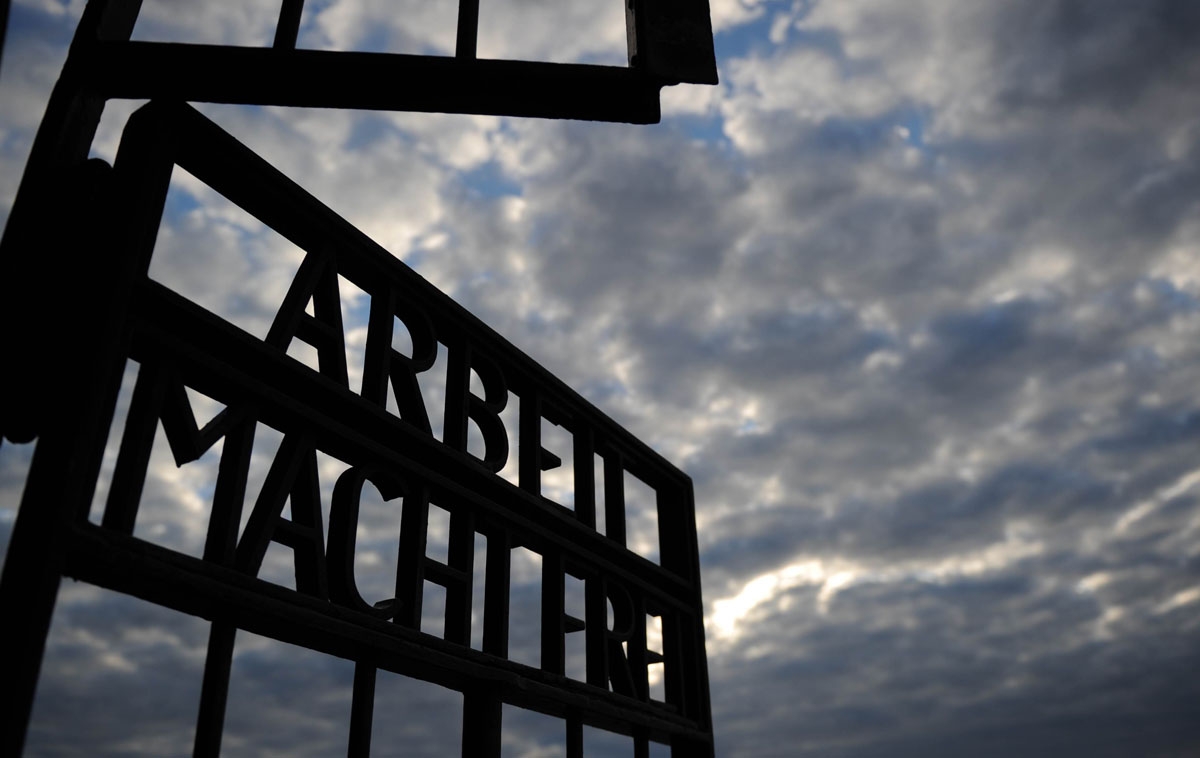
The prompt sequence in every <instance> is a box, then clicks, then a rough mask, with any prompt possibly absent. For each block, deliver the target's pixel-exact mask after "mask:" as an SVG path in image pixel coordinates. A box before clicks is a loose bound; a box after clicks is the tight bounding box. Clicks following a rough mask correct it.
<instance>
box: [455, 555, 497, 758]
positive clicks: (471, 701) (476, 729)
mask: <svg viewBox="0 0 1200 758" xmlns="http://www.w3.org/2000/svg"><path fill="white" fill-rule="evenodd" d="M488 554H489V555H490V554H491V551H490V550H489V551H488ZM503 714H504V711H503V706H502V704H501V702H500V698H498V697H496V695H495V694H494V693H492V692H489V691H486V690H471V691H468V692H465V693H463V723H462V756H463V758H500V737H501V733H502V728H503V722H502V719H503Z"/></svg>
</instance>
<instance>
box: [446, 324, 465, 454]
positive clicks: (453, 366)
mask: <svg viewBox="0 0 1200 758" xmlns="http://www.w3.org/2000/svg"><path fill="white" fill-rule="evenodd" d="M447 348H448V350H447V355H446V400H445V404H446V409H445V416H444V421H443V422H442V442H444V443H445V444H446V446H447V447H450V448H452V449H454V450H458V451H460V452H463V453H465V452H467V408H468V405H469V402H470V401H469V400H468V397H469V395H470V394H471V347H470V345H468V344H467V341H466V340H459V341H458V342H457V343H456V344H454V345H448V346H447Z"/></svg>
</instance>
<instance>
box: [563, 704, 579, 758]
mask: <svg viewBox="0 0 1200 758" xmlns="http://www.w3.org/2000/svg"><path fill="white" fill-rule="evenodd" d="M567 758H583V721H582V720H581V719H580V718H579V716H578V715H577V714H574V713H572V714H570V715H569V716H567Z"/></svg>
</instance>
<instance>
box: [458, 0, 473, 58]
mask: <svg viewBox="0 0 1200 758" xmlns="http://www.w3.org/2000/svg"><path fill="white" fill-rule="evenodd" d="M478 37H479V0H458V38H457V40H456V41H455V48H454V55H455V56H457V57H459V58H468V59H471V60H474V59H475V49H476V45H477V40H478Z"/></svg>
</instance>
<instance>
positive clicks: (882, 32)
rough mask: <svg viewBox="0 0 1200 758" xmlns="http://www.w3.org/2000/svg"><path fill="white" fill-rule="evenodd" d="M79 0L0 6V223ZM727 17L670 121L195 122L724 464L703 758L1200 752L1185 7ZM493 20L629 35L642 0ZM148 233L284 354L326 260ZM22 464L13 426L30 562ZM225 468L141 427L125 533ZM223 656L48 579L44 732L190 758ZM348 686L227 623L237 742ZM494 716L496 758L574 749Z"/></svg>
mask: <svg viewBox="0 0 1200 758" xmlns="http://www.w3.org/2000/svg"><path fill="white" fill-rule="evenodd" d="M82 5H83V3H82V2H81V1H80V0H70V2H68V0H14V3H13V8H12V16H11V19H10V23H9V31H8V40H7V42H6V45H5V48H4V58H3V61H2V65H0V218H4V217H6V215H7V211H8V207H9V205H10V204H11V201H12V196H13V194H14V193H15V190H16V186H17V181H18V179H19V176H20V173H21V169H22V166H23V165H24V161H25V158H26V155H27V152H28V149H29V145H30V140H31V138H32V134H33V130H34V129H35V127H36V125H37V122H38V120H39V119H40V117H41V112H42V108H43V107H44V103H45V99H46V97H47V95H48V92H49V88H50V86H51V85H52V83H53V81H54V78H55V76H56V74H57V72H58V70H59V68H60V67H61V64H62V60H63V57H64V55H65V44H66V42H67V41H68V40H69V37H70V33H71V30H72V29H73V25H74V23H75V21H76V20H77V19H78V16H79V13H80V11H81V8H82ZM277 7H278V5H277V2H275V0H258V1H256V2H238V3H216V2H209V3H197V2H184V1H183V0H146V1H145V3H144V10H143V18H142V19H141V21H139V25H138V28H137V30H136V32H135V38H141V39H156V40H178V41H203V42H223V43H230V44H245V45H264V44H268V43H269V41H270V38H271V34H272V18H273V14H274V13H275V12H276V9H277ZM455 13H456V6H455V4H454V3H452V2H451V3H446V2H437V3H435V2H429V1H428V0H364V1H363V2H350V0H325V1H323V2H320V1H315V0H310V2H309V3H308V8H307V10H306V14H305V17H304V22H303V26H302V29H301V36H300V44H301V46H303V47H314V48H330V49H344V50H377V51H393V52H417V53H422V52H423V53H433V54H448V53H450V52H451V51H452V50H453V45H454V18H455ZM712 16H713V24H714V28H715V30H716V47H717V57H718V66H719V71H720V76H721V85H720V86H718V87H699V86H694V87H692V86H681V87H676V88H672V89H670V90H667V91H664V93H663V108H664V119H663V122H662V124H660V125H656V126H630V125H611V124H586V123H576V122H551V121H535V120H520V119H504V118H490V117H487V118H485V117H468V116H441V115H421V114H417V115H414V114H389V113H357V112H336V111H320V110H285V109H277V108H265V109H256V108H234V107H211V106H206V107H204V108H203V109H202V110H203V111H204V112H205V113H206V114H207V115H209V116H210V117H211V118H212V119H214V120H215V121H217V122H218V123H219V124H220V125H221V126H223V127H224V128H225V129H227V130H229V131H230V132H232V133H233V134H234V135H236V136H237V137H238V138H239V139H241V140H242V141H244V142H245V143H247V144H248V145H250V146H251V147H252V148H254V149H255V150H257V151H259V152H260V153H261V154H262V155H264V156H265V157H266V158H267V159H268V160H269V161H270V162H271V163H273V164H274V165H275V166H276V167H278V168H280V169H281V170H282V171H283V172H284V173H285V174H287V175H288V176H289V177H291V178H293V179H294V180H296V181H297V182H299V183H300V184H301V185H302V186H304V187H305V188H306V189H308V190H309V191H310V192H312V193H313V194H314V195H316V196H317V197H318V198H320V199H321V200H322V201H323V202H325V203H326V204H328V205H329V206H331V207H332V208H333V209H334V210H336V211H337V212H338V213H340V214H342V215H343V216H344V217H346V218H347V219H349V220H350V221H352V222H353V223H354V224H356V225H357V226H359V227H360V228H361V229H363V230H364V231H365V232H366V233H367V234H368V235H369V236H371V237H372V238H373V239H375V240H376V241H378V242H379V243H380V244H381V245H383V246H384V247H385V248H387V249H388V250H389V251H391V252H392V253H394V254H395V255H396V257H398V258H399V259H401V260H403V261H405V262H406V263H408V264H409V265H410V266H412V267H413V268H415V269H416V270H417V271H418V272H419V273H421V274H422V275H423V276H424V277H426V278H427V279H428V280H430V281H431V282H433V283H434V284H435V285H437V286H438V287H439V288H441V289H442V290H443V291H445V292H446V293H448V294H449V295H451V296H452V297H453V298H454V299H455V300H457V301H458V302H459V303H461V304H462V305H464V306H465V307H467V308H468V309H470V310H471V311H472V312H474V313H475V314H476V315H478V316H480V317H481V318H482V319H483V320H484V321H486V322H487V323H489V324H490V325H492V326H493V327H494V328H495V329H496V330H497V331H499V332H500V333H501V334H503V335H504V336H505V337H507V338H508V339H509V340H511V341H512V342H513V343H514V344H516V345H517V346H519V347H520V348H521V349H522V350H524V351H525V352H527V353H528V354H530V355H531V356H533V357H534V358H536V359H537V360H538V361H540V362H541V363H542V364H543V365H544V366H546V367H547V368H548V369H549V370H550V371H552V372H554V373H555V374H557V375H558V376H559V377H561V378H562V379H563V380H564V381H566V382H567V383H568V384H569V385H571V386H572V387H574V388H576V389H577V390H579V391H580V392H581V393H582V394H583V395H584V396H585V397H586V398H588V399H589V400H591V401H592V402H593V403H595V404H596V405H597V406H599V407H600V408H601V409H603V410H604V411H605V412H607V413H608V414H610V415H611V416H613V417H614V418H615V419H617V420H618V421H619V422H621V423H622V424H623V425H625V426H626V427H627V428H628V429H629V430H630V431H632V432H633V433H634V434H636V435H637V436H639V437H640V438H642V439H643V440H645V441H647V442H648V443H649V444H651V445H652V446H654V447H655V448H656V449H658V450H659V451H661V452H662V453H663V454H664V455H665V456H666V457H667V458H668V459H670V460H672V461H673V462H675V463H676V464H677V465H679V466H680V467H681V468H683V469H684V470H685V471H687V472H688V473H689V474H690V475H691V476H692V477H693V478H694V481H695V485H696V497H697V511H698V523H699V534H700V544H701V563H702V568H703V579H704V596H705V603H706V624H707V637H708V653H709V663H710V675H711V679H712V705H713V713H714V721H715V728H716V737H717V753H718V755H720V756H730V757H732V756H832V757H834V758H865V757H867V756H962V755H972V756H992V755H995V756H1009V755H1031V756H1042V755H1045V756H1050V755H1053V756H1194V755H1198V754H1200V726H1198V724H1200V679H1198V678H1197V676H1196V672H1197V671H1198V670H1200V645H1198V644H1197V643H1198V640H1200V455H1198V454H1200V88H1198V87H1197V85H1196V83H1197V82H1198V81H1200V4H1196V3H1194V2H1191V1H1190V0H1137V1H1136V2H1134V1H1131V0H1087V1H1086V2H1085V0H1004V1H1003V2H998V1H993V2H986V1H985V0H808V1H807V2H806V1H805V0H794V2H787V1H782V2H780V1H773V0H761V1H759V0H745V1H739V0H713V5H712ZM480 26H481V36H480V44H479V49H480V54H481V55H482V56H487V57H507V58H531V59H538V60H551V61H585V62H598V63H611V64H617V65H620V64H622V63H623V60H624V55H625V53H624V30H623V17H622V10H621V3H620V2H619V0H614V1H613V2H608V3H598V2H592V1H588V2H583V1H582V0H483V2H482V9H481V24H480ZM132 108H133V105H132V104H128V103H116V104H111V105H110V107H109V109H108V111H107V112H106V118H105V122H104V125H103V129H102V131H101V134H100V136H99V138H98V140H97V142H96V145H95V148H94V152H95V154H96V155H98V156H100V157H103V158H106V159H110V160H111V158H112V156H113V155H114V153H115V149H116V144H117V141H118V139H119V134H120V130H121V127H122V125H123V123H124V120H125V118H126V117H127V116H128V114H129V113H130V112H131V110H132ZM158 240H159V242H158V246H159V247H158V250H159V252H160V253H161V255H160V256H158V257H157V258H156V262H155V264H154V268H153V269H152V275H153V276H155V278H158V279H160V280H161V281H164V282H166V283H168V284H170V285H171V286H174V287H176V288H177V289H179V290H180V291H184V292H185V293H187V294H188V295H189V296H191V297H193V298H194V299H196V300H197V301H199V302H202V303H203V304H205V305H206V306H208V307H211V308H213V309H214V310H216V311H217V312H219V313H221V314H222V315H225V316H227V317H228V318H230V319H231V320H233V321H235V323H238V324H239V325H241V326H243V327H244V328H246V329H247V330H249V331H251V332H253V333H259V334H261V333H265V328H266V326H267V325H268V324H269V323H270V319H271V317H272V316H273V314H274V311H275V309H276V307H277V305H278V303H279V298H281V297H282V294H283V292H284V291H285V290H286V287H287V284H288V281H289V279H290V276H291V273H292V272H294V270H295V267H296V265H297V264H298V262H299V259H300V253H299V252H298V251H296V250H295V249H294V248H289V245H288V243H286V242H285V241H283V240H282V239H280V238H278V237H276V236H274V234H273V233H272V232H270V231H269V230H266V229H264V228H262V227H261V225H259V224H257V222H255V221H254V220H253V219H251V218H250V217H248V216H246V215H245V214H242V213H241V212H240V211H238V210H237V209H235V208H233V207H232V206H231V205H229V204H228V203H227V202H225V201H223V200H222V199H221V198H219V197H218V196H216V195H215V194H214V193H212V192H211V191H210V190H207V189H206V188H204V187H203V186H202V185H200V184H199V183H198V182H197V181H195V180H194V179H191V178H190V177H188V176H186V175H180V174H179V173H178V172H177V174H176V182H175V184H174V188H173V190H172V200H171V201H170V203H169V204H168V213H167V215H166V217H165V219H164V225H163V227H162V229H161V230H160V233H159V238H158ZM205 256H208V257H205ZM214 260H219V261H221V263H220V264H219V265H213V264H212V263H211V262H212V261H214ZM346 300H347V302H346V307H347V313H348V330H350V332H353V329H354V328H355V327H359V328H360V329H361V326H362V323H361V320H360V321H357V322H356V321H355V313H356V311H355V298H354V296H353V293H350V294H349V295H348V296H347V297H346ZM357 313H358V318H359V319H361V309H359V311H358V312H357ZM359 338H361V331H360V333H359ZM349 342H350V344H349V345H348V347H349V349H350V350H351V353H352V356H351V371H352V373H353V372H354V371H355V370H356V369H355V365H354V355H353V352H354V350H355V349H357V348H356V347H355V345H356V343H355V342H354V338H353V336H351V338H350V340H349ZM359 361H360V364H359V365H361V358H359ZM133 371H134V369H132V368H131V373H130V376H131V377H132V375H133ZM352 382H353V379H352ZM270 443H271V440H269V439H266V440H264V441H263V444H264V445H267V446H268V448H269V445H270ZM276 444H277V443H276ZM31 452H32V446H14V445H11V444H9V443H7V442H6V443H5V444H4V445H3V447H0V545H2V544H4V543H6V542H7V537H8V534H9V532H10V531H11V525H12V520H13V517H14V514H15V508H16V504H17V501H18V499H19V492H20V489H21V485H22V481H23V476H24V471H25V468H26V467H27V465H28V460H29V457H30V455H31ZM160 452H161V451H160ZM269 459H270V450H269V449H267V448H264V452H263V453H262V455H261V464H260V465H256V471H258V472H259V473H258V474H257V476H260V477H261V471H262V470H265V462H266V461H269ZM256 460H257V459H256ZM109 463H110V464H111V456H110V461H109ZM330 465H332V464H330ZM213 471H215V458H214V459H211V460H210V459H209V458H205V459H202V460H201V461H199V462H197V463H195V464H189V466H187V467H184V468H182V469H176V468H175V466H174V465H173V463H172V462H171V461H170V458H169V455H168V454H166V453H165V452H164V453H163V454H162V455H159V454H158V453H157V452H156V457H155V458H154V459H153V461H152V466H151V472H150V479H149V481H148V483H147V491H146V495H145V506H144V512H143V515H142V518H141V519H140V520H139V524H138V530H139V531H138V534H139V536H143V537H146V538H147V539H154V540H156V541H161V542H163V543H164V544H169V545H171V546H175V547H178V548H179V549H181V550H195V549H196V546H197V544H198V543H199V541H201V540H202V539H203V533H204V523H205V521H204V519H205V518H206V512H205V510H204V509H205V507H206V502H207V501H205V499H204V498H205V497H206V493H209V492H210V491H211V490H209V489H206V488H208V487H210V485H211V481H212V480H211V477H212V474H213ZM335 473H336V472H335ZM554 481H557V482H558V483H559V484H560V485H562V484H563V482H564V481H565V480H562V479H559V480H554ZM322 484H323V485H324V486H327V487H328V486H331V485H332V480H331V479H330V480H329V481H325V479H324V478H323V480H322ZM104 487H105V483H104V482H101V484H100V495H101V496H102V494H103V491H104ZM98 502H102V498H101V497H98ZM98 507H99V506H98ZM633 515H634V516H636V515H637V514H636V513H635V514H633ZM364 519H365V521H364V523H365V524H367V525H368V526H369V527H373V525H376V524H378V525H380V528H379V531H378V533H376V532H371V533H370V534H369V535H368V536H367V538H366V539H365V542H364V544H366V545H368V547H367V548H364V551H365V552H366V553H369V554H371V555H375V556H376V557H377V559H378V560H379V561H381V562H385V563H386V561H388V560H389V559H390V560H394V546H393V547H391V548H390V549H391V550H392V554H391V556H390V558H389V554H388V549H389V547H388V546H389V544H390V543H389V540H391V539H392V536H391V535H389V534H387V533H385V532H386V529H384V527H383V525H385V524H388V523H392V522H391V521H389V520H388V515H387V514H386V512H385V511H384V509H383V506H382V505H379V508H378V513H377V514H376V515H375V516H372V517H371V519H375V520H371V519H367V518H366V517H364ZM371 546H374V547H371ZM376 548H377V549H376ZM372 550H374V551H375V552H372ZM279 557H280V556H278V555H277V556H275V557H274V558H272V556H270V555H269V556H268V567H267V570H268V571H272V570H275V569H279V570H280V575H281V576H282V575H284V574H286V559H287V551H286V550H283V553H282V557H283V559H284V563H282V564H280V563H279V561H278V560H276V559H278V558H279ZM531 565H532V564H530V565H528V566H527V565H525V564H523V563H520V562H518V564H517V567H518V569H520V568H521V567H522V566H524V567H525V569H528V570H526V571H525V572H524V573H521V574H518V576H517V577H516V578H515V580H514V581H515V582H516V584H517V590H516V591H515V593H516V595H520V594H521V592H523V591H525V590H522V588H526V590H528V594H530V595H531V596H532V593H533V592H534V591H535V590H536V587H535V585H533V584H531V583H528V582H526V581H524V580H523V578H528V579H532V578H533V577H535V576H536V573H535V572H534V571H533V570H532V568H531ZM281 566H282V568H280V567H281ZM368 573H369V572H368ZM384 573H386V572H384ZM280 581H287V577H286V576H283V578H282V579H280ZM363 584H364V586H369V580H365V579H364V580H363ZM206 636H207V627H206V625H205V624H204V623H203V622H200V621H197V620H194V619H189V618H185V617H182V616H179V615H178V614H175V613H173V612H169V611H165V610H162V609H157V608H154V607H152V606H148V605H146V604H144V603H141V602H139V601H134V600H130V599H127V598H121V597H119V596H116V595H114V594H112V593H108V592H102V591H99V590H96V589H94V588H89V587H87V586H84V585H79V584H73V583H71V582H66V583H64V588H63V590H62V592H61V593H60V599H59V606H58V608H57V610H56V616H55V622H54V628H53V632H52V636H51V641H50V647H49V651H48V653H47V660H46V664H45V667H44V675H43V680H42V684H41V687H40V690H39V700H38V704H37V708H36V712H35V715H34V720H33V724H32V725H31V733H30V739H29V751H28V752H29V753H30V754H33V755H95V754H98V753H102V754H109V755H147V756H149V755H186V754H189V753H190V729H191V723H192V721H193V719H194V713H195V707H196V702H197V697H198V692H199V683H200V679H199V672H200V670H201V667H202V663H203V653H204V645H205V641H206ZM516 647H517V648H518V649H520V648H521V643H520V642H519V641H518V642H517V643H516ZM351 674H352V667H351V665H350V664H349V663H347V662H345V661H342V660H338V659H331V658H326V657H324V656H321V655H317V654H315V653H311V652H309V651H306V650H301V649H298V648H292V647H289V646H286V645H283V644H281V643H275V642H271V641H268V640H264V639H260V638H255V637H253V636H252V635H248V634H247V635H242V636H239V638H238V648H237V654H236V658H235V661H234V670H233V684H232V691H231V701H230V708H229V714H230V715H229V719H228V722H227V727H228V728H227V733H226V740H225V745H226V748H227V750H226V753H228V754H231V755H267V754H279V755H284V754H287V755H326V754H336V753H338V752H339V751H341V750H344V748H343V745H344V740H345V729H346V724H347V723H348V713H349V711H348V707H349V705H348V704H349V692H350V681H351ZM380 682H381V684H380V694H379V699H378V703H377V714H384V713H387V714H392V715H389V716H387V717H386V718H385V717H381V716H380V715H377V718H376V727H375V737H376V745H377V746H378V747H379V748H380V750H381V751H382V754H385V755H391V754H395V755H401V754H402V755H417V756H421V755H431V756H434V755H446V754H452V753H453V751H454V750H456V749H457V744H458V740H459V726H458V719H459V708H460V700H459V699H458V696H457V695H456V694H455V693H451V692H447V691H443V690H439V689H438V688H436V687H433V686H431V685H425V684H421V683H414V682H409V681H407V680H402V679H400V678H399V677H385V676H381V680H380ZM395 714H399V715H395ZM505 719H506V721H505V724H506V727H507V730H506V737H505V751H506V755H510V756H513V757H514V758H515V757H520V758H533V757H535V756H538V757H542V756H551V755H556V754H561V751H562V748H561V742H562V733H561V725H560V724H558V723H556V722H554V721H553V720H550V719H546V718H543V717H539V716H536V715H531V714H522V713H520V712H515V711H511V710H506V712H505ZM588 740H589V743H588V744H589V753H588V755H589V756H591V755H596V756H605V755H614V756H615V755H627V754H631V751H630V743H629V742H628V740H623V739H620V738H615V737H612V736H610V735H607V736H606V735H603V734H601V733H589V735H588ZM401 747H403V751H400V748H401ZM393 748H395V749H396V750H397V751H398V752H390V751H391V749H393ZM272 751H274V752H272Z"/></svg>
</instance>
